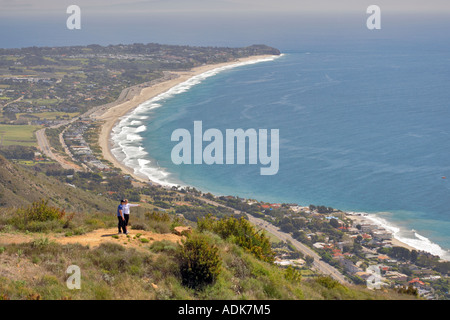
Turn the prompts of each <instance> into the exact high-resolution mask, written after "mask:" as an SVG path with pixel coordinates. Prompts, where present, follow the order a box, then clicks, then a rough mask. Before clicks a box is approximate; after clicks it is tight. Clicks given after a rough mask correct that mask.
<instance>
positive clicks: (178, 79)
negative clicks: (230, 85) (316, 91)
mask: <svg viewBox="0 0 450 320" xmlns="http://www.w3.org/2000/svg"><path fill="white" fill-rule="evenodd" d="M273 57H278V56H273V55H259V56H251V57H246V58H241V59H237V60H235V61H230V62H225V63H219V64H213V65H203V66H199V67H195V68H193V69H191V70H188V71H174V72H170V74H171V75H175V78H171V79H169V80H165V81H159V82H157V83H155V84H153V85H150V86H147V87H144V88H142V90H140V92H139V93H138V94H137V95H135V96H134V97H132V98H131V99H130V100H128V101H125V102H122V103H120V104H118V105H115V106H112V107H110V108H108V109H107V110H105V111H103V112H101V113H100V114H99V113H97V114H96V115H95V116H96V118H97V119H98V120H100V121H104V123H103V124H102V126H101V131H100V134H99V139H98V141H99V145H100V148H101V149H102V156H103V158H104V159H105V160H108V161H109V162H111V163H112V164H113V166H114V167H116V168H119V169H121V170H122V171H123V172H124V173H126V174H129V175H130V176H132V177H133V178H134V179H136V180H138V181H140V182H144V183H151V184H152V185H157V186H169V187H170V184H168V183H167V184H163V183H159V182H156V181H154V180H152V179H151V178H148V177H144V176H140V175H138V174H136V173H135V172H134V169H133V168H131V167H128V166H126V165H125V164H124V163H122V162H121V161H119V160H118V159H117V158H116V157H115V156H114V155H113V154H112V152H111V149H112V147H113V142H112V139H111V134H112V129H113V128H114V126H115V125H116V124H117V123H118V122H119V121H120V119H121V118H122V117H124V116H125V115H127V114H128V113H130V112H132V111H133V110H134V109H136V108H137V107H138V106H139V105H141V104H142V103H144V102H146V101H149V100H151V99H153V98H155V97H157V96H158V95H160V94H163V93H165V92H167V91H169V90H170V89H171V88H173V87H175V86H176V85H179V84H181V83H183V82H186V81H188V80H189V79H191V78H192V77H195V76H198V75H200V74H202V73H205V72H208V71H211V70H214V69H219V68H222V67H227V66H233V65H235V64H236V65H237V64H240V63H245V62H253V61H254V62H257V61H258V60H261V59H267V58H273ZM344 212H345V211H344ZM345 214H346V217H348V218H350V219H351V220H352V221H354V223H355V225H356V224H358V222H359V223H361V224H362V223H363V224H371V225H376V226H377V227H380V228H384V229H386V228H385V227H384V226H382V225H379V224H377V223H376V222H374V221H373V220H371V219H369V218H367V216H355V215H351V214H348V213H347V212H345ZM387 231H388V232H389V233H391V234H392V240H390V242H391V244H392V246H399V247H403V248H406V249H408V250H417V251H425V250H424V249H422V248H415V247H413V246H411V245H409V244H407V243H405V242H403V241H401V240H400V239H398V238H395V233H394V232H392V231H391V230H387ZM443 250H445V249H443ZM433 254H434V253H433ZM440 259H442V260H447V259H446V258H444V257H443V256H441V255H440Z"/></svg>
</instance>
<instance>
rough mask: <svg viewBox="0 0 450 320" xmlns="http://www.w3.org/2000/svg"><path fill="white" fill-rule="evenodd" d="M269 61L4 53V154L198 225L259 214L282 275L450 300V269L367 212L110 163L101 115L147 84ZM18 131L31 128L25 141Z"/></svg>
mask: <svg viewBox="0 0 450 320" xmlns="http://www.w3.org/2000/svg"><path fill="white" fill-rule="evenodd" d="M262 54H277V51H276V50H275V49H273V48H269V47H265V46H252V47H247V48H243V49H219V48H203V49H202V48H192V47H184V46H181V47H178V46H160V45H154V44H149V45H142V44H135V45H128V46H124V45H118V46H109V47H101V46H86V47H66V48H27V49H0V71H1V73H0V112H1V117H0V135H1V140H0V141H1V144H0V153H2V154H3V155H4V156H7V158H8V159H11V160H12V161H15V162H17V163H22V164H25V163H26V165H27V166H28V167H32V170H36V172H40V171H44V172H46V174H47V175H52V176H55V177H56V178H57V179H60V180H61V181H63V182H64V183H66V184H67V185H69V186H71V187H72V188H75V189H76V188H82V189H86V190H90V191H91V192H94V193H95V194H101V195H106V196H108V197H110V198H111V199H115V200H116V199H119V198H125V197H128V198H129V199H132V201H136V202H141V203H145V204H148V205H149V206H150V207H151V208H156V209H157V210H159V211H163V212H170V213H173V214H175V215H178V216H179V217H180V218H183V219H186V220H188V221H190V222H192V223H195V222H196V221H198V219H199V218H201V217H205V216H206V215H208V214H213V215H215V216H218V217H220V216H223V215H236V216H240V217H246V218H249V217H250V216H251V217H252V218H255V219H258V220H255V221H257V225H258V227H259V228H261V230H263V229H264V230H266V232H270V230H274V231H273V232H276V233H277V234H278V232H279V234H280V235H281V236H282V238H283V239H285V240H282V241H274V242H273V247H274V251H275V252H276V253H277V256H276V259H275V263H276V264H278V265H279V266H280V268H287V267H289V266H292V267H294V268H296V269H298V270H301V271H302V272H303V273H304V274H305V276H315V275H317V274H323V273H325V274H329V275H330V276H332V277H335V278H336V280H338V281H342V282H346V283H351V284H356V285H363V286H368V287H369V288H371V289H373V290H384V289H387V288H389V289H394V290H396V291H398V292H402V293H406V294H411V295H415V296H418V297H421V298H423V299H429V300H434V299H449V298H450V294H449V291H448V290H449V272H450V271H449V270H450V262H448V261H445V260H442V259H441V258H440V257H438V256H436V255H432V254H430V253H427V252H425V251H420V250H417V249H414V248H412V247H410V246H408V245H407V244H405V243H402V242H401V241H399V240H398V239H395V238H394V237H393V234H392V233H391V232H390V231H389V230H386V229H385V228H383V227H382V226H380V225H379V224H376V223H375V222H373V221H372V220H370V219H368V217H367V216H366V214H363V213H352V212H344V211H341V210H338V209H334V208H330V207H326V206H321V205H308V206H305V205H299V204H295V203H292V204H285V203H266V202H263V201H260V200H251V199H243V198H240V197H238V196H231V195H230V196H214V195H212V194H205V193H202V192H201V191H198V190H195V189H194V188H181V187H165V186H159V185H157V184H154V183H152V182H151V181H148V179H143V178H140V177H135V176H134V175H133V173H132V172H123V171H122V170H121V169H119V168H118V167H117V165H115V163H113V162H112V159H106V158H105V153H106V152H105V150H104V146H101V145H100V143H99V136H100V135H101V130H102V126H103V125H104V123H105V120H104V119H103V118H102V115H104V114H105V113H106V112H107V111H108V110H109V109H111V108H113V107H116V106H118V105H120V104H121V103H126V102H129V101H131V100H132V99H133V98H134V97H136V96H138V95H139V94H140V92H141V90H142V89H143V88H144V87H145V86H144V85H142V84H143V83H146V84H150V83H152V84H155V83H160V82H161V81H164V80H168V79H173V78H176V76H174V75H173V74H170V73H169V71H168V70H170V71H180V70H184V71H185V70H189V69H191V68H193V67H198V66H202V65H205V64H213V63H219V62H226V61H229V62H230V61H235V59H238V58H241V57H251V56H253V55H262ZM278 54H279V52H278ZM130 70H131V71H130ZM132 87H134V88H135V89H136V90H134V91H133V90H131V91H130V88H132ZM17 127H19V128H20V129H23V130H21V132H20V134H19V133H17V132H16V131H14V129H15V128H17ZM38 129H44V130H43V132H44V138H45V139H44V140H45V141H46V142H45V143H47V144H49V145H50V147H49V148H45V147H44V145H43V144H40V141H37V142H36V140H35V138H34V132H36V130H38ZM24 132H29V133H31V137H30V136H25V135H24V134H23V133H24ZM35 147H38V148H35ZM296 242H299V243H300V244H301V245H296V244H295V243H296ZM305 247H306V248H307V249H305ZM321 266H326V267H324V268H323V269H321ZM328 266H330V267H328ZM327 268H331V269H327ZM328 270H331V271H328Z"/></svg>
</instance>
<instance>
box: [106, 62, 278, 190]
mask: <svg viewBox="0 0 450 320" xmlns="http://www.w3.org/2000/svg"><path fill="white" fill-rule="evenodd" d="M283 55H284V54H281V55H280V56H272V57H267V58H262V59H255V60H250V61H245V62H238V63H235V64H231V65H227V66H223V67H218V68H215V69H212V70H209V71H206V72H204V73H201V74H199V75H196V76H193V77H191V78H190V79H188V80H186V81H184V82H182V83H180V84H178V85H176V86H174V87H172V88H170V89H169V90H167V91H166V92H163V93H161V94H159V95H157V96H155V97H153V98H152V99H150V100H148V101H145V102H143V103H141V104H140V105H139V106H137V107H136V108H135V109H134V110H132V111H131V112H129V113H128V114H126V115H125V116H123V117H122V118H121V119H120V120H119V121H118V122H117V124H116V125H115V126H114V128H113V129H112V132H111V140H112V142H113V147H112V148H111V153H112V154H113V155H114V156H115V157H116V158H117V160H119V161H121V162H122V163H124V164H125V165H126V166H127V167H129V168H132V169H133V171H134V173H135V174H136V175H139V176H143V177H146V178H148V179H150V180H151V181H154V182H156V183H158V184H161V185H166V186H176V185H182V184H181V183H179V182H177V181H175V178H174V177H173V175H171V174H170V173H169V172H168V171H167V170H166V169H165V168H161V167H160V166H159V165H158V164H157V163H153V162H152V161H151V160H149V159H145V155H148V154H147V153H146V154H142V153H141V152H136V150H137V149H136V148H142V150H143V147H142V144H141V141H142V139H143V138H142V136H141V135H139V133H141V132H144V131H146V130H147V127H146V126H145V125H142V121H141V120H146V119H148V117H149V116H148V115H146V114H144V113H147V112H148V111H149V110H151V109H155V108H159V107H161V106H162V104H163V102H164V100H166V99H168V98H171V97H173V96H175V95H177V94H180V93H183V92H186V91H188V90H189V89H191V88H192V87H193V86H195V85H197V84H199V83H201V82H202V81H204V80H205V79H207V78H209V77H212V76H215V75H217V74H219V73H220V72H223V71H225V70H230V69H233V68H236V67H241V66H246V65H251V64H255V63H260V62H266V61H273V60H275V59H277V58H279V57H281V56H283ZM136 126H138V127H136Z"/></svg>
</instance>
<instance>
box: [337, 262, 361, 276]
mask: <svg viewBox="0 0 450 320" xmlns="http://www.w3.org/2000/svg"><path fill="white" fill-rule="evenodd" d="M341 263H342V265H343V266H344V269H345V271H347V272H348V273H350V274H355V273H357V272H360V271H362V270H361V269H360V268H358V267H357V266H356V265H355V264H354V263H353V262H352V261H350V260H348V259H342V260H341Z"/></svg>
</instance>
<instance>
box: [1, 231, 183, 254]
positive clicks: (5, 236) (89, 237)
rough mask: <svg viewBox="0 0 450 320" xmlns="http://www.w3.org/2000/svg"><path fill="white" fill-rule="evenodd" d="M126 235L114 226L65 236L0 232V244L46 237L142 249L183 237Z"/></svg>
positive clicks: (66, 241) (149, 232)
mask: <svg viewBox="0 0 450 320" xmlns="http://www.w3.org/2000/svg"><path fill="white" fill-rule="evenodd" d="M129 232H130V233H129V234H128V235H125V234H121V235H118V234H117V229H116V228H109V229H97V230H94V231H91V232H88V233H85V234H82V235H77V236H70V237H66V236H64V235H45V234H20V233H0V245H1V244H13V243H24V242H30V241H33V240H36V239H40V238H48V239H49V240H50V241H55V242H58V243H61V244H70V243H79V244H81V245H84V246H86V245H89V247H90V248H96V247H98V246H99V245H100V244H102V243H106V242H112V243H118V244H121V245H123V246H125V247H133V248H136V249H140V248H142V249H144V248H145V247H146V246H148V245H149V244H151V243H153V242H155V241H162V240H167V241H171V242H174V243H179V242H180V241H181V239H183V238H184V237H182V236H179V235H176V234H172V233H164V234H160V233H154V232H151V231H144V230H130V231H129Z"/></svg>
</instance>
